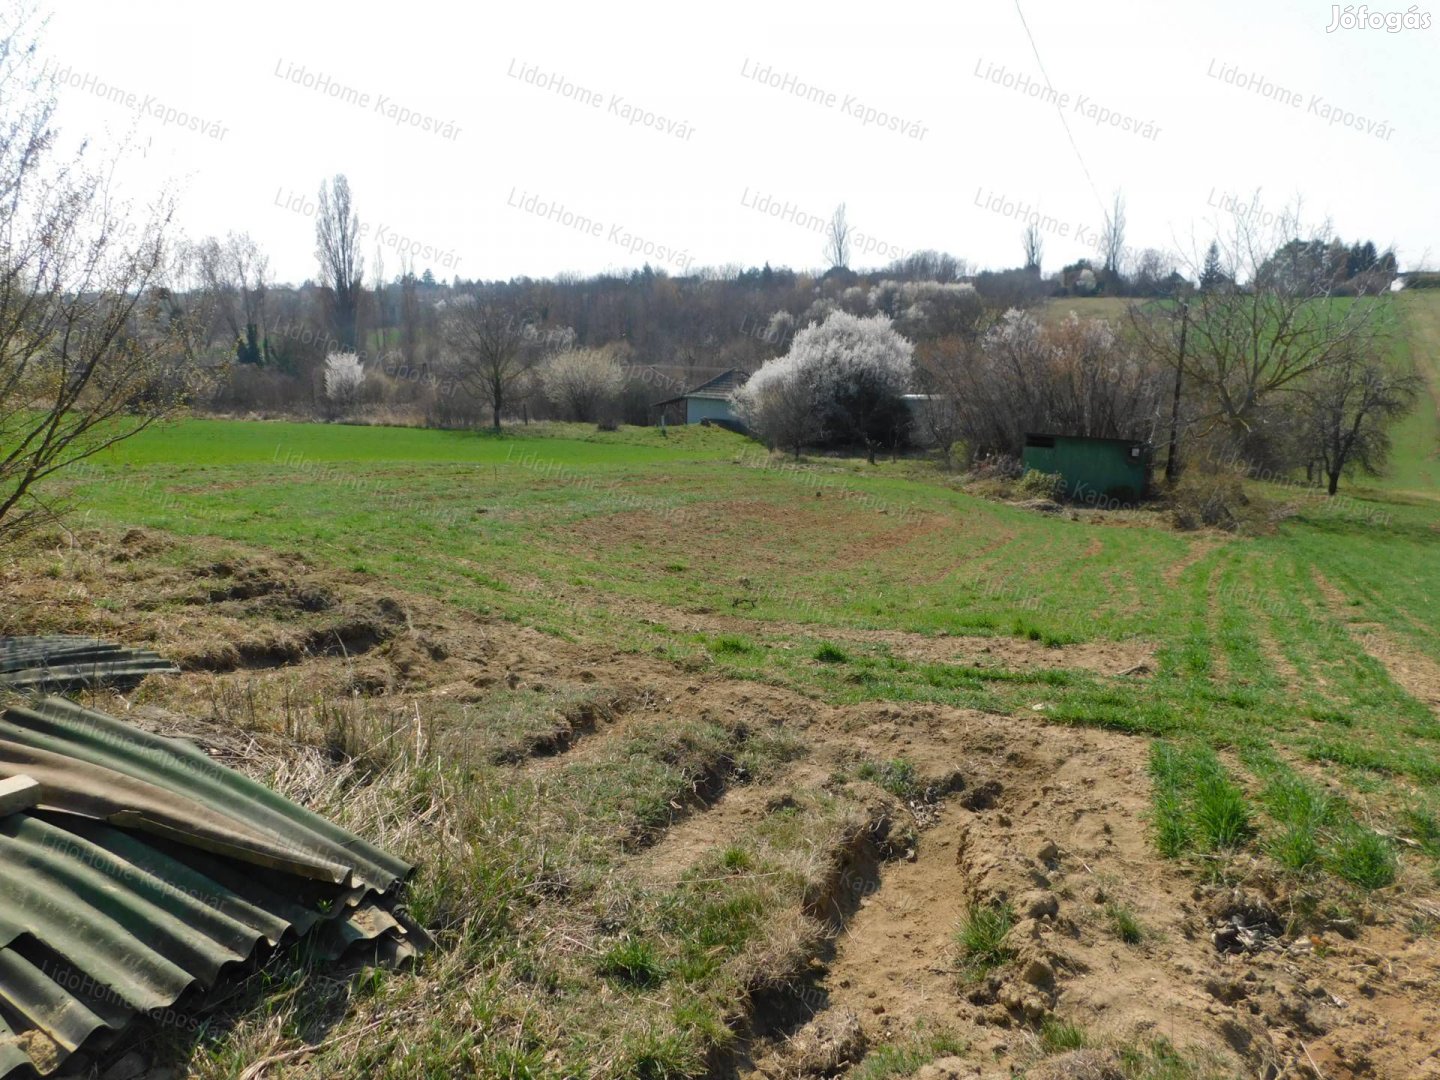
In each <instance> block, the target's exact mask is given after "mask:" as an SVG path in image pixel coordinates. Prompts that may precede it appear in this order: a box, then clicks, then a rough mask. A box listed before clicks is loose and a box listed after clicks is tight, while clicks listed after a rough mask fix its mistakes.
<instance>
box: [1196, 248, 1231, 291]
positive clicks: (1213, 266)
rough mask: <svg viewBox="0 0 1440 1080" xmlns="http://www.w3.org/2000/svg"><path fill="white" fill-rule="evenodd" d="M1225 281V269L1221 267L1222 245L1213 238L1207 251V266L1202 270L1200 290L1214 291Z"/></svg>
mask: <svg viewBox="0 0 1440 1080" xmlns="http://www.w3.org/2000/svg"><path fill="white" fill-rule="evenodd" d="M1225 281H1226V278H1225V271H1224V270H1222V269H1221V268H1220V245H1219V244H1217V243H1216V242H1215V241H1214V240H1211V241H1210V248H1209V250H1208V251H1206V252H1205V266H1204V268H1203V269H1202V270H1201V271H1200V291H1201V292H1213V291H1214V290H1215V289H1217V288H1219V287H1220V286H1221V285H1223V284H1224V283H1225Z"/></svg>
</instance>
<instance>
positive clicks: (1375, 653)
mask: <svg viewBox="0 0 1440 1080" xmlns="http://www.w3.org/2000/svg"><path fill="white" fill-rule="evenodd" d="M1311 573H1312V574H1313V575H1314V578H1315V585H1316V587H1317V588H1318V589H1319V590H1320V593H1321V595H1322V596H1323V597H1324V598H1325V602H1326V603H1327V604H1328V605H1329V608H1330V615H1331V616H1332V617H1333V618H1334V619H1335V621H1336V622H1337V623H1338V624H1339V625H1340V626H1341V627H1343V628H1344V630H1345V633H1346V634H1348V635H1349V637H1350V639H1351V640H1352V641H1354V642H1355V644H1356V645H1358V646H1359V647H1360V648H1361V649H1362V650H1363V651H1364V652H1365V653H1366V654H1368V655H1369V656H1370V657H1371V658H1372V659H1374V660H1375V661H1376V662H1377V663H1379V664H1380V666H1381V667H1383V668H1384V669H1385V670H1386V671H1387V672H1388V673H1389V675H1390V678H1391V679H1393V680H1394V681H1395V683H1396V684H1397V685H1398V686H1400V687H1401V688H1402V689H1403V690H1404V691H1405V692H1406V693H1407V694H1409V695H1410V696H1411V697H1413V698H1414V699H1415V700H1416V701H1419V702H1421V703H1423V704H1424V705H1425V706H1426V707H1427V708H1428V709H1429V710H1430V711H1431V712H1432V713H1434V714H1435V715H1436V716H1437V717H1440V663H1437V662H1436V661H1435V660H1433V659H1432V658H1431V657H1429V656H1426V655H1425V654H1424V653H1421V652H1417V651H1416V650H1414V649H1412V648H1410V647H1409V646H1407V645H1404V644H1402V643H1401V642H1400V640H1399V639H1398V638H1397V637H1395V635H1394V634H1392V633H1391V632H1390V631H1389V629H1388V628H1386V627H1384V626H1381V625H1380V624H1379V623H1364V624H1357V623H1353V622H1350V621H1348V620H1347V619H1346V618H1345V612H1346V611H1347V610H1349V609H1350V604H1349V601H1348V599H1347V598H1346V596H1345V594H1344V593H1343V592H1342V591H1341V590H1340V589H1339V588H1337V587H1336V586H1335V585H1334V584H1333V583H1332V582H1330V581H1329V580H1328V579H1326V577H1325V575H1324V574H1322V573H1321V572H1320V571H1319V570H1318V569H1316V568H1312V569H1311Z"/></svg>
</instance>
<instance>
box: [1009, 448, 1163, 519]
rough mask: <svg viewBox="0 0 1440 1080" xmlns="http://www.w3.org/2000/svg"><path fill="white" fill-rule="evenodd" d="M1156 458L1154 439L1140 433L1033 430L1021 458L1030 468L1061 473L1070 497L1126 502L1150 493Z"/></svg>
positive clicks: (1108, 503) (1102, 502) (1101, 502)
mask: <svg viewBox="0 0 1440 1080" xmlns="http://www.w3.org/2000/svg"><path fill="white" fill-rule="evenodd" d="M1153 458H1154V453H1153V448H1152V447H1151V446H1150V444H1149V443H1146V442H1140V441H1138V440H1135V439H1099V438H1094V437H1092V436H1089V435H1039V434H1032V435H1026V436H1025V450H1024V453H1023V455H1022V458H1021V460H1022V461H1023V463H1024V465H1025V468H1027V469H1034V470H1035V471H1036V472H1043V473H1058V474H1059V476H1060V478H1061V480H1062V482H1063V483H1064V488H1065V496H1066V498H1069V499H1073V500H1075V501H1076V502H1083V503H1094V504H1098V505H1103V506H1123V505H1127V504H1130V503H1135V502H1139V501H1140V500H1141V499H1143V498H1144V497H1145V496H1146V495H1147V494H1148V493H1149V491H1150V469H1151V464H1152V461H1153Z"/></svg>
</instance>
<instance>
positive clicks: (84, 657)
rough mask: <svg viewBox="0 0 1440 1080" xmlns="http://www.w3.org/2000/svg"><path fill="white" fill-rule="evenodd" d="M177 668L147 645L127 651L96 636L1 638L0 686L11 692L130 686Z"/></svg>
mask: <svg viewBox="0 0 1440 1080" xmlns="http://www.w3.org/2000/svg"><path fill="white" fill-rule="evenodd" d="M179 670H180V669H179V668H177V667H176V666H175V665H174V664H172V663H171V662H170V661H169V660H166V659H165V658H164V657H162V656H159V655H158V654H156V653H153V652H150V651H149V650H148V649H129V648H125V647H124V646H121V645H116V644H114V643H112V642H106V641H99V640H96V639H95V638H88V637H73V636H68V635H56V636H50V637H0V686H8V687H10V688H11V689H14V690H51V691H61V692H63V691H67V690H77V689H82V688H84V687H87V686H100V685H105V686H119V687H130V686H135V685H138V684H139V682H140V680H141V679H143V678H145V676H146V675H157V674H169V675H173V674H175V673H176V672H178V671H179Z"/></svg>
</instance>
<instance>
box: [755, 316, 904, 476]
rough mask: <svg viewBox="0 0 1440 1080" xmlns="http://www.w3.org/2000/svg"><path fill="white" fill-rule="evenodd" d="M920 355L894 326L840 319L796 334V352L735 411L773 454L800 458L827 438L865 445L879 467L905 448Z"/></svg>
mask: <svg viewBox="0 0 1440 1080" xmlns="http://www.w3.org/2000/svg"><path fill="white" fill-rule="evenodd" d="M912 352H913V350H912V348H911V345H910V342H908V341H906V340H905V338H903V337H901V336H900V334H898V333H896V331H895V330H894V329H893V328H892V327H891V325H890V320H889V319H886V318H884V317H883V316H873V317H871V318H860V317H857V316H855V315H849V314H846V313H845V312H843V311H837V312H833V313H832V314H830V315H829V317H827V318H826V320H825V321H824V322H823V323H820V324H818V325H816V324H813V323H812V324H811V325H810V326H807V327H806V328H805V329H804V330H801V331H800V332H799V333H798V334H796V335H795V341H794V343H793V344H792V345H791V346H790V351H789V352H788V353H786V354H785V355H784V356H782V357H780V358H778V359H776V360H772V361H770V362H769V363H767V364H766V365H765V366H764V367H762V368H761V369H760V370H759V371H758V372H756V373H755V375H754V377H753V378H752V379H751V380H750V381H749V383H747V384H746V385H745V386H744V387H743V388H742V389H741V390H739V391H737V393H736V395H735V403H736V406H737V408H738V409H739V411H740V413H741V415H742V416H743V417H745V421H746V423H747V425H749V426H750V427H751V428H752V429H753V430H754V431H756V432H757V434H759V435H760V437H761V438H763V439H765V440H766V442H768V443H769V444H770V445H771V446H772V447H773V446H785V447H787V448H789V449H793V450H794V451H795V452H796V454H797V456H798V454H799V448H800V447H801V446H802V445H803V444H804V443H805V442H807V441H814V440H815V439H816V438H819V437H825V438H831V439H836V440H840V441H844V442H850V443H859V444H861V445H863V446H864V447H865V451H866V455H867V456H868V457H869V459H870V461H871V462H872V463H873V462H874V460H875V452H876V450H877V449H879V448H880V447H881V446H884V445H886V444H887V443H890V444H892V445H893V444H895V443H897V442H898V441H899V440H900V439H901V438H902V437H903V436H904V433H905V429H906V427H907V426H908V421H909V414H908V410H907V409H906V406H905V401H904V397H903V395H904V394H905V392H906V391H907V390H908V389H909V388H910V380H911V374H912Z"/></svg>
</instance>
